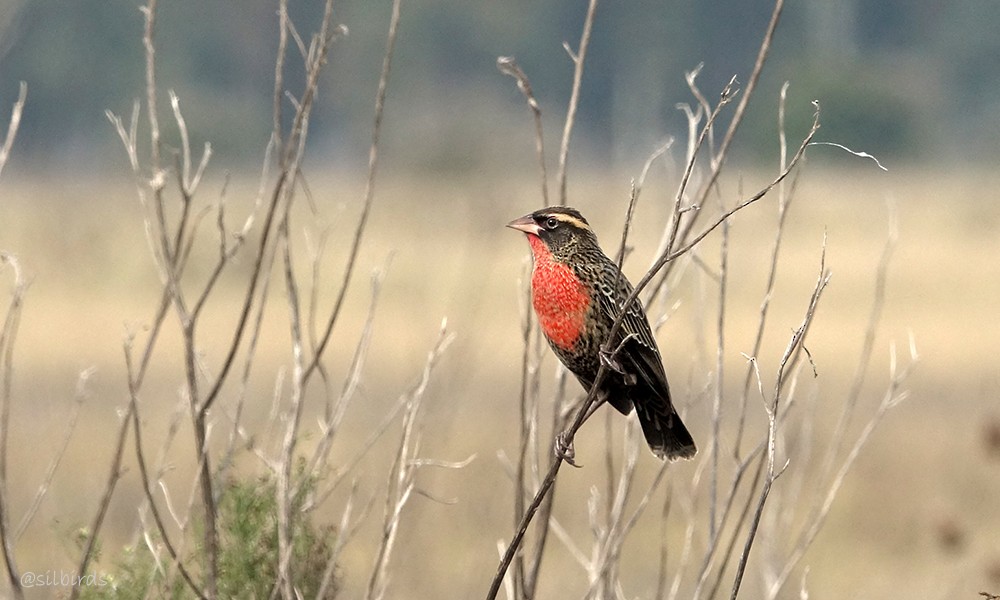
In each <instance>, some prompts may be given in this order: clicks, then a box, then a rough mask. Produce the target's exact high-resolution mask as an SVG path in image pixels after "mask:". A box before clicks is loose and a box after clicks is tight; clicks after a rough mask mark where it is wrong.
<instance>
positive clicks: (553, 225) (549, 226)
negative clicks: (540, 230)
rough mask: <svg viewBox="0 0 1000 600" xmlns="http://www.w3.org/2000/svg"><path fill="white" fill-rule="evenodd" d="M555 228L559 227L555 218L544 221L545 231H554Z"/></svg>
mask: <svg viewBox="0 0 1000 600" xmlns="http://www.w3.org/2000/svg"><path fill="white" fill-rule="evenodd" d="M556 227H559V219H556V218H555V217H549V218H548V219H545V228H546V229H550V230H551V229H555V228H556Z"/></svg>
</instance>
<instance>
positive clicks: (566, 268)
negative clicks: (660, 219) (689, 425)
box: [507, 206, 697, 460]
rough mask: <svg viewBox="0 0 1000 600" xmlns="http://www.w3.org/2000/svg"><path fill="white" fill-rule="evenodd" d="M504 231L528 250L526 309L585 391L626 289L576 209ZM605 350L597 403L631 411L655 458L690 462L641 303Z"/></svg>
mask: <svg viewBox="0 0 1000 600" xmlns="http://www.w3.org/2000/svg"><path fill="white" fill-rule="evenodd" d="M507 227H510V228H512V229H517V230H519V231H523V232H524V233H525V234H526V236H527V238H528V244H529V245H530V246H531V253H532V256H533V259H534V266H533V268H532V273H531V292H532V293H531V296H532V305H533V306H534V309H535V314H536V315H538V323H539V325H540V326H541V329H542V333H543V334H545V339H546V340H548V342H549V346H551V347H552V350H553V352H555V354H556V356H558V357H559V360H560V361H562V363H563V364H564V365H565V366H566V368H567V369H569V370H570V371H571V372H572V373H573V374H574V375H576V378H577V379H578V380H579V381H580V384H581V385H583V387H584V388H585V389H587V390H589V389H590V388H591V386H592V385H593V383H594V380H595V379H596V378H597V371H598V369H600V366H601V361H602V351H601V345H602V344H604V342H605V341H606V338H607V336H608V334H609V333H610V332H611V327H612V325H613V324H614V321H615V319H616V317H617V316H618V314H619V313H620V311H621V306H622V305H623V304H624V302H625V300H626V299H627V298H628V296H629V294H631V293H632V284H630V283H629V282H628V280H627V279H626V278H625V275H624V274H623V273H622V272H621V271H620V270H619V269H618V265H616V264H615V263H614V261H612V260H611V259H610V258H608V257H607V256H606V255H605V254H604V252H602V251H601V247H600V245H599V244H598V243H597V236H596V235H594V231H593V230H592V229H591V228H590V224H589V223H587V220H586V219H584V218H583V215H581V214H580V212H579V211H578V210H576V209H573V208H567V207H562V206H559V207H551V208H543V209H541V210H537V211H535V212H533V213H531V214H530V215H525V216H523V217H521V218H520V219H515V220H514V221H511V222H510V223H508V224H507ZM616 284H617V285H616ZM609 348H611V350H612V353H613V356H609V355H608V354H605V355H604V360H605V361H609V366H610V367H611V368H610V369H608V372H607V374H606V376H605V378H604V380H603V382H602V384H601V387H600V389H599V390H598V399H599V400H606V401H607V402H609V403H610V404H611V406H614V407H615V408H616V409H618V411H619V412H621V413H622V414H624V415H627V414H629V412H631V411H632V407H635V410H636V413H637V414H638V416H639V423H640V424H642V432H643V434H644V435H645V437H646V442H647V443H648V444H649V448H650V450H652V451H653V454H655V455H656V456H658V457H659V458H661V459H662V458H666V459H670V460H676V459H678V458H691V457H693V456H694V455H695V452H697V449H696V448H695V444H694V440H693V439H691V434H690V433H688V430H687V429H686V428H685V427H684V423H682V422H681V419H680V417H679V416H678V415H677V411H676V410H674V406H673V404H672V402H671V401H670V388H669V387H668V385H667V375H666V373H664V371H663V363H662V360H661V358H660V351H659V349H657V347H656V340H655V339H654V338H653V333H652V331H651V329H650V327H649V321H648V320H647V319H646V314H645V313H644V312H643V310H642V305H641V304H640V303H638V302H633V303H632V305H631V306H630V307H629V309H628V311H627V313H626V315H625V319H624V320H623V321H622V326H621V328H620V329H619V330H618V333H617V334H616V335H615V339H614V340H612V341H611V344H610V345H609ZM616 349H618V350H619V351H618V352H617V353H614V351H615V350H616Z"/></svg>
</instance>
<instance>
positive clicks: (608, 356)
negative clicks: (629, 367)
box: [598, 348, 625, 375]
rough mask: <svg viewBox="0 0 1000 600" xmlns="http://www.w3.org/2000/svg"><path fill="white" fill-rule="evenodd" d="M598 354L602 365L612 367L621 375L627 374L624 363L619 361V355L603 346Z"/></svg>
mask: <svg viewBox="0 0 1000 600" xmlns="http://www.w3.org/2000/svg"><path fill="white" fill-rule="evenodd" d="M598 355H599V356H600V357H601V364H602V365H604V366H606V367H607V368H609V369H611V370H612V371H614V372H615V373H618V374H619V375H624V374H625V367H623V366H622V363H621V362H619V361H618V357H617V356H615V353H612V352H608V351H607V350H604V349H603V348H602V349H601V350H600V351H598Z"/></svg>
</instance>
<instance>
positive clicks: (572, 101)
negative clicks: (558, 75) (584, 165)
mask: <svg viewBox="0 0 1000 600" xmlns="http://www.w3.org/2000/svg"><path fill="white" fill-rule="evenodd" d="M596 12H597V0H590V2H589V3H588V4H587V16H586V17H585V18H584V21H583V32H582V33H581V34H580V45H579V46H578V47H577V50H576V52H575V53H574V52H573V51H572V50H570V48H569V45H568V44H567V45H564V46H563V47H564V48H565V49H566V52H567V53H568V54H569V57H570V59H571V60H572V61H573V87H572V90H571V92H570V96H569V106H568V107H567V109H566V121H565V122H564V123H563V132H562V141H561V142H560V144H559V172H558V174H557V175H556V180H557V181H558V185H559V204H562V205H565V204H566V200H567V198H566V167H567V163H568V161H569V140H570V137H571V136H572V134H573V125H574V124H575V122H576V107H577V105H578V104H579V102H580V86H581V83H582V81H583V65H584V62H585V61H586V58H587V48H588V46H590V32H591V30H592V29H593V27H594V15H595V14H596Z"/></svg>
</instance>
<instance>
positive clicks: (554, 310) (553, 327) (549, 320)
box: [527, 233, 590, 350]
mask: <svg viewBox="0 0 1000 600" xmlns="http://www.w3.org/2000/svg"><path fill="white" fill-rule="evenodd" d="M527 237H528V243H529V244H530V245H531V253H532V255H533V256H534V268H533V270H532V273H531V292H532V293H531V300H532V305H533V306H534V308H535V314H537V315H538V323H539V325H540V326H541V328H542V332H543V333H544V334H545V337H547V338H548V339H549V340H550V341H551V342H552V343H553V344H555V345H556V346H558V347H560V348H562V349H563V350H572V349H573V347H574V346H575V345H576V342H577V340H578V339H579V338H580V336H581V335H583V332H584V327H585V323H586V317H587V309H588V308H589V307H590V294H588V293H587V288H586V286H584V284H583V282H581V281H580V279H579V278H578V277H577V276H576V274H575V273H574V272H573V269H571V268H570V267H569V266H568V265H566V264H565V263H562V262H559V261H558V260H557V259H556V258H555V257H554V256H552V252H551V251H549V248H548V247H547V246H546V245H545V242H543V241H542V240H541V239H540V238H539V237H538V236H537V235H534V234H530V233H529V234H528V236H527Z"/></svg>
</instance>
